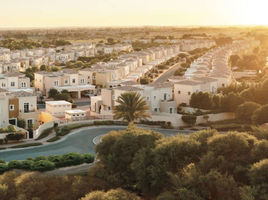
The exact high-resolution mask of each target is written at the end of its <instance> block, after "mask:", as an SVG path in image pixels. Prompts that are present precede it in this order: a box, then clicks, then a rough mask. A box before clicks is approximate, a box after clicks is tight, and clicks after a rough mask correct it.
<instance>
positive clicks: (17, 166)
mask: <svg viewBox="0 0 268 200" xmlns="http://www.w3.org/2000/svg"><path fill="white" fill-rule="evenodd" d="M8 167H9V169H20V168H21V162H20V161H17V160H11V161H10V162H9V163H8Z"/></svg>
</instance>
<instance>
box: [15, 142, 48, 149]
mask: <svg viewBox="0 0 268 200" xmlns="http://www.w3.org/2000/svg"><path fill="white" fill-rule="evenodd" d="M40 145H43V143H40V142H36V143H28V144H21V145H16V146H12V147H10V148H13V149H16V148H25V147H34V146H40Z"/></svg>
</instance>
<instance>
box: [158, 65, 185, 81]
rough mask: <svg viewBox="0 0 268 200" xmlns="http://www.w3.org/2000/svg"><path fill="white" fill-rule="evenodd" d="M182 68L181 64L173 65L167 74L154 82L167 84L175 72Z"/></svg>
mask: <svg viewBox="0 0 268 200" xmlns="http://www.w3.org/2000/svg"><path fill="white" fill-rule="evenodd" d="M180 66H181V63H180V62H179V63H177V64H175V65H173V66H172V67H171V68H170V69H168V70H167V71H166V72H164V73H163V74H162V75H161V76H160V77H159V78H158V79H156V80H155V81H154V82H156V83H157V82H159V83H163V82H165V81H166V80H167V79H168V78H170V77H171V76H173V75H174V72H175V71H176V70H177V69H179V68H180Z"/></svg>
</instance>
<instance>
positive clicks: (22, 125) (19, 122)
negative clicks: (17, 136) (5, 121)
mask: <svg viewBox="0 0 268 200" xmlns="http://www.w3.org/2000/svg"><path fill="white" fill-rule="evenodd" d="M17 126H18V127H20V128H25V127H26V121H25V119H22V118H18V120H17Z"/></svg>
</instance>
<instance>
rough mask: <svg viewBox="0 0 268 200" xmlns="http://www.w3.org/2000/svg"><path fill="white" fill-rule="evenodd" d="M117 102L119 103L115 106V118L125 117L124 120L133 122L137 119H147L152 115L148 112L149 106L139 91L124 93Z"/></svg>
mask: <svg viewBox="0 0 268 200" xmlns="http://www.w3.org/2000/svg"><path fill="white" fill-rule="evenodd" d="M116 102H117V103H118V104H119V105H117V106H115V107H114V110H113V113H114V119H121V118H122V119H123V121H125V120H126V121H128V122H133V121H135V120H141V119H147V118H150V117H151V116H150V115H149V114H147V113H146V111H147V110H149V109H150V108H149V106H147V104H146V100H145V98H144V97H141V94H140V93H137V92H125V93H122V94H121V95H120V96H119V97H118V99H117V100H116Z"/></svg>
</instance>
